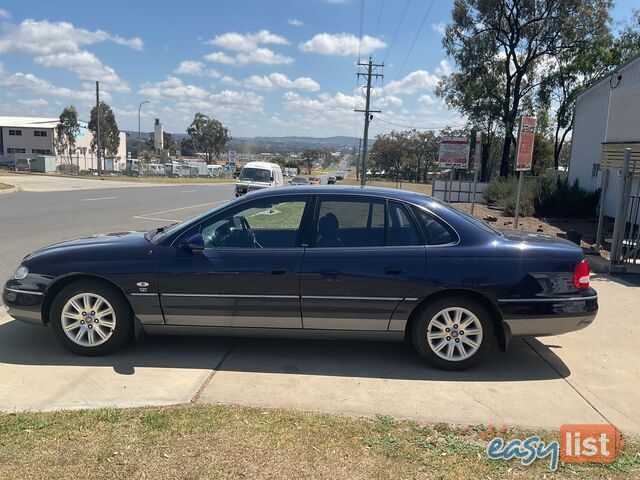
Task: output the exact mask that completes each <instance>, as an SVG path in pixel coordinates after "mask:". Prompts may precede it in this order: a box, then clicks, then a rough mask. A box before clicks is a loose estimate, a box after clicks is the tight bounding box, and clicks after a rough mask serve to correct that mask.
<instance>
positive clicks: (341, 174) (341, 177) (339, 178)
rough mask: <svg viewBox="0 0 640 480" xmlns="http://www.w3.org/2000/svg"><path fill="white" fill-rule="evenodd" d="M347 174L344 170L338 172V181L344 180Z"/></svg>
mask: <svg viewBox="0 0 640 480" xmlns="http://www.w3.org/2000/svg"><path fill="white" fill-rule="evenodd" d="M344 176H345V173H344V171H342V170H338V171H337V172H336V180H344Z"/></svg>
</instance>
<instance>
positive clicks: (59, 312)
mask: <svg viewBox="0 0 640 480" xmlns="http://www.w3.org/2000/svg"><path fill="white" fill-rule="evenodd" d="M50 318H51V324H52V327H53V329H54V331H55V332H56V335H57V337H58V340H60V342H61V343H62V345H63V346H64V347H65V348H67V349H68V350H71V351H72V352H74V353H78V354H80V355H103V354H106V353H111V352H113V351H115V350H117V349H118V348H120V347H121V346H122V345H124V344H125V342H127V340H129V338H130V337H131V324H132V320H131V313H130V309H129V308H128V306H127V305H126V303H125V302H124V300H123V299H122V296H121V295H119V293H118V292H117V291H115V290H114V289H113V288H112V287H110V286H108V285H106V284H102V283H100V282H94V281H83V282H74V283H72V284H70V285H67V286H66V287H65V288H63V289H62V290H61V291H60V293H58V295H57V296H56V298H55V299H54V301H53V304H52V306H51V316H50Z"/></svg>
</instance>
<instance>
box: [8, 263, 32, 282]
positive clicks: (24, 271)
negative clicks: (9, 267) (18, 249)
mask: <svg viewBox="0 0 640 480" xmlns="http://www.w3.org/2000/svg"><path fill="white" fill-rule="evenodd" d="M28 274H29V269H28V268H27V267H25V266H24V265H20V266H19V267H18V269H17V270H16V271H15V273H14V274H13V277H11V278H15V279H16V280H22V279H23V278H25V277H26V276H27V275H28Z"/></svg>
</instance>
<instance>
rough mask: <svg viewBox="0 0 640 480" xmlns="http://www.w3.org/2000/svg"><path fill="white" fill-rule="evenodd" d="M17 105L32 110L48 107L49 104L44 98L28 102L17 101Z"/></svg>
mask: <svg viewBox="0 0 640 480" xmlns="http://www.w3.org/2000/svg"><path fill="white" fill-rule="evenodd" d="M18 103H19V104H20V105H22V106H24V107H27V108H34V107H46V106H47V105H49V102H47V101H46V100H45V99H44V98H35V99H32V100H31V99H30V100H18Z"/></svg>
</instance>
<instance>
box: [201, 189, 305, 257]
mask: <svg viewBox="0 0 640 480" xmlns="http://www.w3.org/2000/svg"><path fill="white" fill-rule="evenodd" d="M306 205H307V197H305V196H295V197H284V198H283V197H276V198H271V199H269V198H264V199H262V198H261V199H257V200H254V201H251V202H248V203H243V204H242V205H239V206H237V207H235V208H233V209H232V210H230V211H227V212H224V213H221V214H219V215H215V216H214V217H212V218H210V219H208V220H207V221H205V222H203V223H202V224H200V225H199V230H200V233H201V234H202V236H203V237H204V244H205V248H293V247H295V246H296V245H297V241H298V235H299V233H300V226H301V223H302V216H303V214H304V210H305V207H306ZM190 234H191V235H192V234H193V231H191V232H190Z"/></svg>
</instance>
